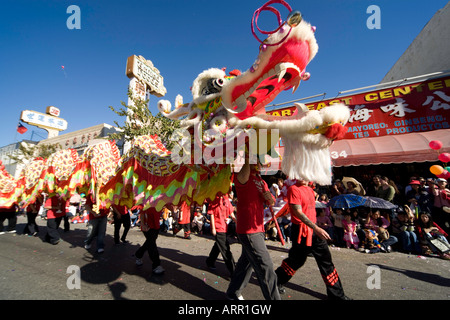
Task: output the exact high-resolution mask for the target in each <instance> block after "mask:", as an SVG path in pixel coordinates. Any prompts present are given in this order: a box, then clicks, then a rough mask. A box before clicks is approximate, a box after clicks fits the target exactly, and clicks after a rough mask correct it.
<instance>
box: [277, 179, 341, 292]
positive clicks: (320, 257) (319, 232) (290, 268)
mask: <svg viewBox="0 0 450 320" xmlns="http://www.w3.org/2000/svg"><path fill="white" fill-rule="evenodd" d="M288 203H289V208H290V211H291V221H292V227H291V236H292V238H291V239H292V247H291V249H290V250H289V255H288V257H287V258H286V259H284V260H283V262H282V264H281V266H280V267H279V268H278V269H277V270H276V271H275V272H276V274H277V276H278V285H279V286H280V292H281V293H284V288H283V287H282V285H283V284H285V283H286V282H288V281H289V280H290V279H291V278H292V277H293V276H294V274H295V272H296V271H297V270H298V269H299V268H300V267H301V266H303V265H304V264H305V261H306V258H307V256H308V254H309V253H312V255H313V256H314V259H315V260H316V262H317V265H318V267H319V271H320V274H321V275H322V278H323V281H324V282H325V285H326V287H327V295H328V298H329V299H343V300H348V299H349V298H348V297H347V296H345V294H344V290H343V288H342V284H341V281H340V279H339V275H338V273H337V271H336V268H335V267H334V264H333V261H332V259H331V253H330V250H329V248H328V244H327V240H331V238H330V236H329V235H328V233H327V232H326V231H325V230H324V229H322V228H320V227H318V226H317V225H316V209H315V203H316V201H315V195H314V191H313V190H312V189H311V188H310V187H308V185H307V181H304V180H298V181H297V182H296V183H295V184H294V185H293V186H291V187H290V188H289V190H288Z"/></svg>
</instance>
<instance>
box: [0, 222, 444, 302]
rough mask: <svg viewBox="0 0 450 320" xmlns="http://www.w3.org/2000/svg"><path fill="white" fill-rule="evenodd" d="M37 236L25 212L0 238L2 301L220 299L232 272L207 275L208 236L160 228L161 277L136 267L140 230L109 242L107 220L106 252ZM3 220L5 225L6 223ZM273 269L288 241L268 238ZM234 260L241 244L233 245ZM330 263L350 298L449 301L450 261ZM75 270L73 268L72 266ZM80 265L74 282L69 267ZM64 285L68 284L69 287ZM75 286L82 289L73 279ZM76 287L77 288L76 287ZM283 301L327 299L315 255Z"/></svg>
mask: <svg viewBox="0 0 450 320" xmlns="http://www.w3.org/2000/svg"><path fill="white" fill-rule="evenodd" d="M37 222H38V224H39V225H40V232H39V235H38V237H30V236H27V235H24V234H22V231H23V228H24V226H25V223H26V217H23V216H20V217H18V224H17V233H15V234H3V235H0V299H1V300H84V301H90V300H146V301H148V300H158V301H165V300H172V301H189V302H195V301H204V300H208V301H211V300H214V301H220V300H222V301H223V300H225V299H226V297H225V294H224V293H225V291H226V289H227V287H228V284H229V275H228V272H227V269H226V268H225V265H224V263H223V261H222V260H221V259H219V261H217V263H216V265H217V270H216V271H214V272H212V271H210V270H209V269H208V268H207V267H206V265H205V258H206V257H207V255H208V253H209V251H210V249H211V247H212V246H213V244H214V242H213V240H212V238H211V237H210V236H201V235H195V234H193V235H192V239H191V240H186V239H183V238H182V232H180V233H179V234H178V235H177V236H173V235H172V233H161V234H160V236H159V238H158V240H157V244H158V247H159V251H160V255H161V260H162V266H163V267H164V268H165V270H166V271H165V273H164V274H163V275H153V274H152V273H151V262H150V260H149V258H148V256H147V255H145V256H144V258H143V261H144V265H143V266H140V267H137V266H136V265H135V258H134V257H133V254H134V252H135V251H136V250H137V248H138V247H139V245H140V244H142V243H143V242H144V236H143V234H142V233H141V232H140V231H139V230H138V228H132V229H131V230H130V232H129V234H128V240H129V241H130V243H129V244H125V245H118V246H116V245H114V242H113V237H112V235H113V226H112V225H108V229H107V236H106V239H105V244H106V247H105V252H104V253H102V254H98V253H96V252H95V249H96V248H95V241H94V243H93V245H92V248H91V249H90V250H86V249H84V247H83V241H84V238H85V236H86V230H87V227H86V225H84V224H76V225H73V224H72V225H71V231H69V232H68V233H64V232H62V230H60V231H61V235H62V239H63V240H64V241H63V242H61V243H59V244H58V245H51V244H48V243H46V242H43V240H42V239H43V238H44V235H45V232H46V227H45V223H46V221H45V220H41V219H40V218H38V219H37ZM5 223H6V222H5ZM267 247H268V248H269V251H270V254H271V256H272V259H273V262H274V266H275V267H278V266H279V265H280V264H281V261H282V260H283V259H284V258H285V257H286V256H287V252H288V248H289V247H290V245H289V244H286V245H285V246H284V247H283V246H282V245H281V244H280V243H279V242H274V241H267ZM232 251H233V254H234V256H235V258H236V260H237V259H238V257H239V255H240V252H241V247H240V244H239V243H233V244H232ZM331 251H332V256H333V261H334V263H335V265H336V269H337V271H338V273H339V275H340V277H341V281H342V283H343V286H344V290H345V293H346V294H347V295H348V296H349V297H351V298H352V299H354V300H365V301H373V300H385V301H388V300H391V301H392V300H393V301H411V300H417V301H419V300H422V301H423V300H443V301H445V300H449V299H450V261H445V260H442V259H439V258H434V257H421V256H416V255H408V254H403V253H398V252H391V253H377V254H365V253H360V252H357V251H355V250H352V249H343V248H331ZM71 268H74V269H71ZM77 268H79V270H80V275H81V279H79V280H80V281H79V282H77V279H75V277H76V273H75V272H74V271H73V270H76V269H77ZM68 283H69V285H68ZM77 283H79V288H77V287H76V284H77ZM74 286H75V287H74ZM243 296H244V298H245V299H246V300H253V301H256V300H263V296H262V293H261V290H260V288H259V286H258V282H257V280H256V278H255V277H253V278H252V279H251V281H250V283H249V285H248V286H247V287H246V289H245V290H244V292H243ZM282 299H283V301H287V302H286V303H287V304H288V305H289V302H288V301H294V300H306V301H314V300H324V299H326V295H325V286H324V284H323V282H322V278H321V276H320V274H319V271H318V269H317V266H316V264H315V261H314V259H313V258H308V260H307V262H306V264H305V265H304V267H303V268H301V269H300V270H299V271H298V272H297V273H296V275H295V276H294V277H293V279H292V280H291V282H290V283H288V284H287V285H286V293H285V294H284V295H282Z"/></svg>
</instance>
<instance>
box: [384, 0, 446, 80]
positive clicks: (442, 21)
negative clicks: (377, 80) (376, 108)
mask: <svg viewBox="0 0 450 320" xmlns="http://www.w3.org/2000/svg"><path fill="white" fill-rule="evenodd" d="M424 5H426V4H425V3H424ZM449 39H450V2H448V3H447V4H446V5H445V7H444V8H442V9H440V10H439V11H438V12H436V14H435V15H434V16H433V18H431V20H430V21H429V22H428V23H427V25H426V26H425V27H424V28H423V29H422V31H421V32H420V33H419V35H418V36H417V37H416V38H415V39H414V41H413V42H412V43H411V45H410V46H409V47H408V49H406V51H405V52H404V53H403V55H402V56H401V57H400V58H399V59H398V61H397V62H396V63H395V64H394V66H393V67H392V68H391V70H390V71H389V72H388V73H387V74H386V75H385V77H384V78H383V80H381V83H383V82H389V81H394V80H399V79H403V78H407V77H414V76H420V75H424V74H429V73H433V72H443V71H450V40H449Z"/></svg>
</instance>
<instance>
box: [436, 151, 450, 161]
mask: <svg viewBox="0 0 450 320" xmlns="http://www.w3.org/2000/svg"><path fill="white" fill-rule="evenodd" d="M438 158H439V160H441V161H442V162H450V153H441V154H440V155H439V157H438Z"/></svg>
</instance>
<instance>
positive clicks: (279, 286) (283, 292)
mask: <svg viewBox="0 0 450 320" xmlns="http://www.w3.org/2000/svg"><path fill="white" fill-rule="evenodd" d="M278 292H279V293H280V294H285V293H286V288H285V287H283V286H282V285H281V284H279V285H278Z"/></svg>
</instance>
